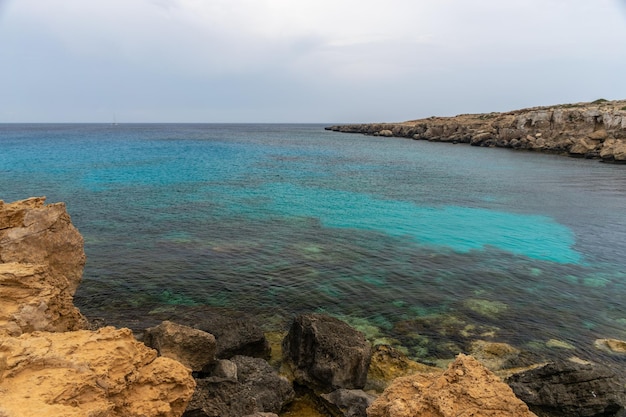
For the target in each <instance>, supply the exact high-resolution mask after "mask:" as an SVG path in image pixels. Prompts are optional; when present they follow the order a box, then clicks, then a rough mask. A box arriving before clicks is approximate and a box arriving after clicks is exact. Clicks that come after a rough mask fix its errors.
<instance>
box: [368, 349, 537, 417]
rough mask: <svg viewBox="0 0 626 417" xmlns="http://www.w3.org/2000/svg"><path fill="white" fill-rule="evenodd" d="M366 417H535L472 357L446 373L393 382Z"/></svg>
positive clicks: (463, 358)
mask: <svg viewBox="0 0 626 417" xmlns="http://www.w3.org/2000/svg"><path fill="white" fill-rule="evenodd" d="M367 415H368V417H415V416H421V417H457V416H460V415H466V416H492V417H501V416H511V417H531V416H534V414H533V413H532V412H530V410H529V409H528V407H527V406H526V404H524V403H523V402H522V401H520V400H519V399H518V398H516V397H515V395H514V394H513V391H512V390H511V388H509V387H508V386H507V385H506V384H505V383H504V382H502V381H501V380H500V379H499V378H498V377H497V376H495V375H494V374H493V373H492V372H491V371H489V370H488V369H487V368H485V367H484V366H483V365H482V364H480V362H478V361H477V360H476V359H474V358H472V357H471V356H466V355H463V354H460V355H458V356H457V358H456V360H455V361H454V362H452V363H451V364H450V366H449V367H448V369H447V370H445V371H442V372H439V373H431V374H415V375H411V376H406V377H401V378H398V379H396V380H395V381H394V382H393V383H392V384H391V385H390V386H389V387H388V388H387V389H386V390H385V392H384V393H383V394H382V395H381V396H380V397H378V398H377V399H376V401H374V403H373V404H372V405H371V406H370V407H369V408H368V410H367Z"/></svg>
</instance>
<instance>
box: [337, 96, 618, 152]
mask: <svg viewBox="0 0 626 417" xmlns="http://www.w3.org/2000/svg"><path fill="white" fill-rule="evenodd" d="M326 129H327V130H332V131H336V132H345V133H362V134H366V135H374V136H382V137H401V138H409V139H415V140H429V141H434V142H449V143H469V144H470V145H472V146H483V147H501V148H511V149H521V150H531V151H538V152H548V153H555V154H562V155H569V156H572V157H579V158H589V159H591V158H593V159H600V160H602V161H605V162H615V163H626V100H618V101H608V100H603V99H599V100H596V101H593V102H591V103H576V104H561V105H555V106H546V107H533V108H528V109H522V110H514V111H509V112H505V113H483V114H461V115H458V116H454V117H429V118H426V119H419V120H411V121H406V122H399V123H368V124H346V125H337V126H330V127H327V128H326Z"/></svg>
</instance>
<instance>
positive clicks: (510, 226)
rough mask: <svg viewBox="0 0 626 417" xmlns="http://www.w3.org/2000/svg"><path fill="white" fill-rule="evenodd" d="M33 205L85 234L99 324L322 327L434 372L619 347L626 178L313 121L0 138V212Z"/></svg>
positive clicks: (88, 300)
mask: <svg viewBox="0 0 626 417" xmlns="http://www.w3.org/2000/svg"><path fill="white" fill-rule="evenodd" d="M40 195H45V196H47V198H48V200H47V201H48V202H49V203H52V202H58V201H63V202H65V203H66V204H67V208H68V211H69V213H70V215H71V216H72V221H73V222H74V224H75V225H76V226H77V227H78V229H79V230H80V232H81V233H82V234H83V236H84V237H85V251H86V252H87V256H88V261H87V265H86V268H85V273H84V280H83V283H82V284H81V286H80V288H79V290H78V293H77V296H76V302H77V304H79V307H80V308H81V310H82V311H83V312H84V313H85V314H87V315H88V316H90V317H103V318H110V319H112V320H113V319H114V320H117V321H118V322H122V324H123V321H124V319H125V317H126V318H128V319H130V317H131V316H132V315H138V314H140V315H147V316H149V315H150V314H156V313H158V312H163V311H168V310H176V309H179V311H185V308H190V309H193V308H199V307H202V306H210V307H223V308H228V309H235V310H240V311H244V312H248V313H252V314H254V315H256V316H257V317H259V318H260V319H261V321H262V322H263V323H264V325H265V326H266V328H267V329H268V330H272V329H283V328H284V327H285V325H286V323H287V321H288V320H289V319H290V318H291V317H292V316H293V315H294V314H297V313H301V312H326V313H328V314H332V315H335V316H337V317H340V318H342V319H344V320H346V321H348V322H350V323H352V324H353V325H354V326H356V327H358V328H359V329H361V330H363V331H364V332H366V334H367V335H368V337H369V338H371V339H372V340H378V341H385V342H388V343H393V344H397V345H402V346H404V348H406V349H407V351H408V353H409V354H410V355H412V356H415V357H420V358H424V359H437V358H445V357H451V356H452V355H453V354H454V353H456V352H457V351H459V350H463V351H467V350H468V349H469V346H470V343H471V341H473V340H475V339H483V340H494V341H502V342H508V343H511V344H513V345H515V346H517V347H519V348H520V349H522V350H524V351H528V352H533V353H536V354H546V355H550V354H559V353H562V354H563V355H567V356H574V355H577V356H580V357H589V356H594V355H597V354H598V351H597V350H595V348H594V347H593V341H594V340H595V339H597V338H620V339H626V304H625V299H626V298H625V297H626V166H617V165H608V164H602V163H599V162H597V161H588V160H576V159H570V158H565V157H560V156H550V155H541V154H534V153H527V152H513V151H509V150H503V149H483V148H474V147H470V146H466V145H450V144H437V143H429V142H423V141H410V140H406V139H382V138H373V137H366V136H360V135H347V134H340V133H334V132H327V131H324V130H323V126H321V125H215V124H208V125H201V124H197V125H171V124H163V125H156V124H149V125H141V124H137V125H119V126H110V125H0V199H2V200H4V201H7V202H9V201H14V200H18V199H23V198H26V197H30V196H40ZM125 315H126V316H125ZM555 341H558V342H559V343H556V342H555Z"/></svg>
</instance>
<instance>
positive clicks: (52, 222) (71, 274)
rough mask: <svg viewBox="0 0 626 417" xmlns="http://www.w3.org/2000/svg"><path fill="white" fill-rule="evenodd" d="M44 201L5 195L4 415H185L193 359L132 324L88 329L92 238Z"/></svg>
mask: <svg viewBox="0 0 626 417" xmlns="http://www.w3.org/2000/svg"><path fill="white" fill-rule="evenodd" d="M44 201H45V198H43V197H42V198H31V199H28V200H23V201H17V202H15V203H9V204H6V203H4V202H2V201H0V416H2V417H29V416H42V415H45V416H49V417H56V416H63V417H72V416H93V417H96V416H110V417H116V416H120V417H122V416H124V417H128V416H131V417H139V416H161V417H176V416H180V415H181V414H182V413H183V412H184V410H185V407H186V405H187V403H188V401H189V399H190V398H191V395H192V394H193V390H194V386H195V382H194V380H193V378H192V377H191V370H190V369H188V368H187V367H185V366H184V365H182V364H180V363H179V362H176V361H174V360H172V359H168V358H163V357H157V352H156V351H155V350H153V349H150V348H148V347H146V346H145V345H144V344H143V343H140V342H138V341H136V340H135V338H134V336H133V334H132V332H131V331H130V330H128V329H119V330H117V329H115V328H112V327H107V328H102V329H100V330H98V331H95V332H93V331H88V330H79V329H81V328H83V327H84V326H85V325H86V320H85V319H84V317H83V316H82V315H81V314H80V312H79V311H78V309H76V307H74V305H73V302H72V300H73V295H74V292H75V291H76V288H77V286H78V284H79V282H80V280H81V277H82V272H83V267H84V265H85V253H84V251H83V239H82V237H81V235H80V234H79V233H78V231H77V230H76V228H74V226H73V225H72V223H71V221H70V217H69V215H68V214H67V212H66V210H65V205H64V204H61V203H58V204H50V205H45V204H44Z"/></svg>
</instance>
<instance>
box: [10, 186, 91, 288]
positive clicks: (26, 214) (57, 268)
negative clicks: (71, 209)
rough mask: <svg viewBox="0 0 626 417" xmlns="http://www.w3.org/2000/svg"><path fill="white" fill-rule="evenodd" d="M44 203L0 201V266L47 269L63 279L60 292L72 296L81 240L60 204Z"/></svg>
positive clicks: (81, 254) (80, 260) (79, 265)
mask: <svg viewBox="0 0 626 417" xmlns="http://www.w3.org/2000/svg"><path fill="white" fill-rule="evenodd" d="M45 200H46V198H45V197H36V198H29V199H27V200H21V201H16V202H14V203H4V202H2V201H0V263H7V262H19V263H26V264H41V265H48V266H49V267H50V273H51V275H54V276H55V277H58V278H59V279H60V278H61V277H64V278H65V280H66V282H64V287H63V288H60V289H61V290H62V291H67V292H68V293H70V294H71V295H72V296H73V295H74V292H76V288H77V287H78V284H79V283H80V280H81V277H82V275H83V268H84V266H85V252H84V250H83V237H82V236H81V235H80V233H78V230H76V228H75V227H74V226H73V225H72V222H71V219H70V216H69V214H68V213H67V211H66V209H65V204H64V203H55V204H48V205H44V203H45Z"/></svg>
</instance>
